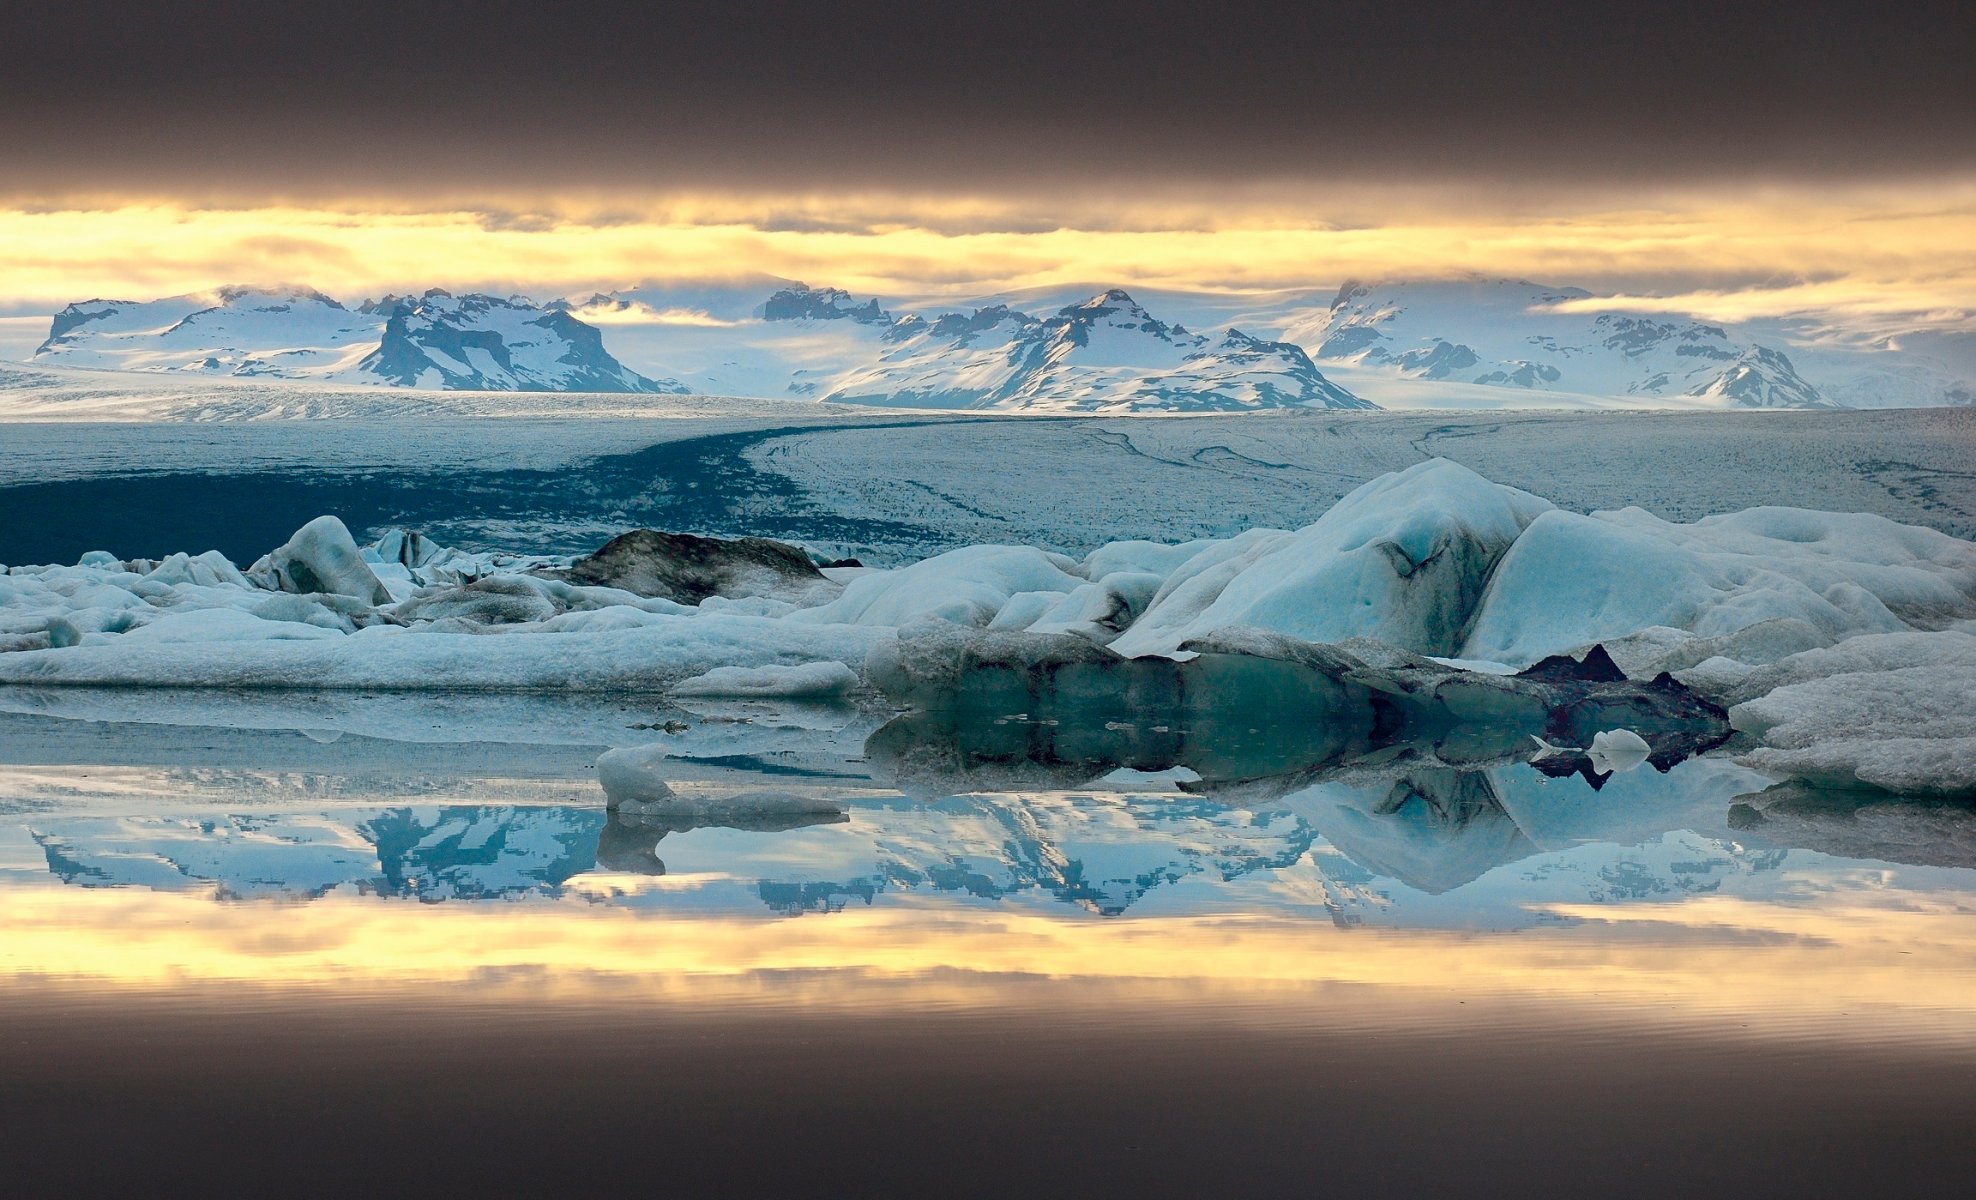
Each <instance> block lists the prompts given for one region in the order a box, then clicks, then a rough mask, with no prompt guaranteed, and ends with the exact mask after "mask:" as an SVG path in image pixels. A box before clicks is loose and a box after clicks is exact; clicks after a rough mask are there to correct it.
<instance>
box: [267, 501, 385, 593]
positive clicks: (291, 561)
mask: <svg viewBox="0 0 1976 1200" xmlns="http://www.w3.org/2000/svg"><path fill="white" fill-rule="evenodd" d="M250 574H252V575H253V576H255V577H256V578H259V579H261V580H263V581H267V582H270V583H271V584H272V586H273V589H274V590H275V591H281V592H296V593H300V594H305V595H306V594H307V593H310V592H328V593H330V594H332V595H337V596H350V597H354V598H355V599H358V600H362V601H363V602H364V603H366V604H389V603H391V593H390V592H389V591H387V590H386V589H385V586H384V584H383V583H381V582H379V581H378V578H377V576H376V575H375V574H373V573H372V572H371V569H370V565H369V564H368V563H366V562H365V561H364V556H363V553H362V552H361V551H359V550H358V549H357V542H356V539H355V538H352V537H351V536H350V530H349V529H348V528H347V527H346V526H345V525H344V524H343V522H342V521H341V520H339V519H337V518H336V517H330V516H323V517H317V518H316V519H315V520H313V521H310V522H309V523H308V524H307V525H304V526H302V528H300V529H298V530H296V531H295V536H293V537H291V538H289V539H288V541H286V542H285V543H283V544H282V545H280V546H278V547H276V548H275V549H273V550H271V551H269V552H268V554H267V556H266V557H265V558H263V559H261V561H259V562H257V563H255V564H254V567H253V570H252V571H251V572H250Z"/></svg>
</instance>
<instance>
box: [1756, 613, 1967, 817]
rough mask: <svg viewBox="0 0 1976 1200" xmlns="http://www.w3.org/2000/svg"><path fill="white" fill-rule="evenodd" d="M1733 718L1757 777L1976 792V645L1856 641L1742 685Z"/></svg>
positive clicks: (1934, 640)
mask: <svg viewBox="0 0 1976 1200" xmlns="http://www.w3.org/2000/svg"><path fill="white" fill-rule="evenodd" d="M1739 686H1740V688H1741V689H1742V691H1743V692H1744V693H1745V694H1754V696H1755V698H1753V699H1750V700H1746V701H1744V702H1743V703H1741V704H1738V705H1737V706H1736V707H1735V708H1733V709H1731V710H1730V712H1729V717H1730V720H1731V722H1732V723H1733V724H1734V725H1735V726H1736V728H1737V729H1740V730H1742V731H1743V732H1745V733H1748V734H1750V735H1752V736H1754V737H1755V738H1757V739H1758V740H1759V741H1760V743H1761V745H1760V746H1759V747H1758V748H1757V749H1755V750H1753V751H1751V752H1750V753H1748V754H1746V755H1744V756H1743V761H1744V762H1745V763H1747V764H1749V765H1750V766H1752V767H1755V768H1756V769H1757V770H1759V771H1764V772H1766V773H1769V774H1772V775H1777V776H1780V777H1783V776H1788V777H1794V778H1797V779H1802V780H1804V781H1806V782H1807V783H1813V784H1819V785H1823V786H1827V787H1877V788H1885V789H1887V790H1889V791H1897V792H1923V793H1938V794H1950V795H1956V794H1968V793H1976V637H1972V636H1971V635H1969V634H1967V633H1960V632H1941V633H1899V634H1882V635H1877V636H1870V637H1858V638H1852V639H1850V640H1848V641H1845V642H1842V643H1840V644H1839V645H1837V646H1834V647H1831V648H1830V649H1824V650H1810V651H1807V652H1805V653H1803V654H1797V655H1793V656H1791V657H1790V658H1787V659H1784V660H1783V661H1782V662H1778V663H1775V664H1773V665H1771V666H1769V667H1766V668H1763V669H1761V670H1759V671H1757V672H1753V673H1751V674H1750V675H1749V676H1746V677H1745V678H1744V679H1743V680H1742V681H1741V682H1740V685H1739Z"/></svg>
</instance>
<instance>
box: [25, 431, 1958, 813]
mask: <svg viewBox="0 0 1976 1200" xmlns="http://www.w3.org/2000/svg"><path fill="white" fill-rule="evenodd" d="M1972 634H1976V545H1972V544H1970V543H1968V542H1964V541H1960V540H1957V539H1955V538H1951V537H1948V536H1947V535H1944V534H1940V533H1936V532H1933V531H1929V530H1925V529H1918V528H1914V527H1910V526H1903V525H1899V524H1896V523H1894V522H1891V521H1888V520H1885V519H1883V518H1879V517H1874V516H1867V515H1863V514H1843V513H1821V512H1812V511H1808V510H1800V509H1784V508H1761V509H1752V510H1747V511H1744V512H1740V513H1732V514H1726V515H1722V516H1716V517H1710V518H1706V519H1704V520H1701V521H1697V522H1694V523H1691V524H1679V523H1673V522H1668V521H1664V520H1662V519H1660V518H1657V517H1654V516H1652V515H1650V514H1648V513H1645V512H1643V511H1641V510H1638V509H1624V510H1621V511H1618V512H1599V513H1592V514H1589V515H1586V514H1579V513H1572V512H1567V511H1564V510H1561V509H1558V508H1555V507H1554V506H1552V505H1551V504H1550V503H1548V502H1547V501H1545V500H1543V499H1541V498H1539V497H1537V496H1534V495H1531V494H1529V493H1527V492H1522V491H1519V490H1517V489H1514V488H1508V487H1503V486H1501V485H1498V484H1495V483H1492V482H1490V481H1488V480H1486V479H1484V478H1482V477H1481V476H1479V475H1477V474H1475V473H1474V472H1472V471H1470V470H1468V469H1467V468H1465V467H1462V466H1460V465H1459V464H1456V463H1454V462H1451V461H1448V460H1445V459H1433V460H1429V461H1426V462H1422V463H1419V464H1416V465H1414V466H1412V467H1409V468H1407V469H1405V470H1403V471H1397V472H1394V473H1392V474H1389V475H1386V476H1383V477H1381V478H1379V479H1377V480H1374V481H1373V482H1371V483H1369V484H1367V485H1365V486H1364V487H1361V488H1359V489H1358V490H1357V491H1355V492H1353V493H1351V494H1350V495H1348V496H1346V497H1345V498H1344V499H1343V500H1341V501H1340V502H1339V503H1338V504H1337V505H1335V506H1334V507H1333V508H1332V509H1331V510H1330V511H1328V512H1326V513H1325V514H1324V515H1323V516H1322V517H1321V518H1320V519H1319V520H1318V521H1316V522H1315V523H1313V524H1311V525H1309V526H1307V527H1305V528H1303V529H1300V530H1295V531H1283V530H1261V529H1258V530H1250V531H1248V532H1246V533H1242V534H1239V535H1236V536H1234V537H1230V538H1224V539H1210V540H1203V541H1195V542H1189V543H1183V544H1179V545H1162V544H1156V543H1149V542H1121V543H1112V544H1109V545H1105V546H1101V547H1099V548H1097V549H1095V550H1093V551H1091V552H1090V553H1089V554H1087V555H1085V556H1084V557H1083V558H1081V559H1079V558H1073V557H1069V556H1066V555H1061V554H1054V553H1049V552H1045V551H1042V550H1038V549H1034V548H1031V547H1023V546H992V545H984V546H969V547H964V548H961V549H957V550H953V551H950V552H948V553H945V554H940V555H937V556H935V557H932V558H929V559H925V560H923V561H920V562H917V563H913V564H910V565H908V566H904V567H900V568H898V569H891V570H875V569H867V568H863V567H859V566H856V565H844V564H831V565H823V563H822V559H821V558H820V557H819V556H816V555H812V554H810V553H809V552H807V551H805V550H803V549H802V548H800V547H796V546H791V545H787V544H784V543H778V542H772V541H767V540H765V539H759V538H743V539H733V540H729V539H721V538H707V537H695V536H691V535H685V534H670V533H663V532H660V531H654V530H641V531H633V532H632V533H630V534H626V535H624V536H622V537H620V538H618V539H616V540H614V541H613V542H612V543H610V544H609V545H608V546H606V547H604V548H603V549H602V550H600V551H599V552H597V553H596V554H593V555H590V556H586V557H583V558H580V559H572V558H548V557H542V556H530V555H524V554H513V553H475V552H468V551H462V550H456V549H450V548H446V547H441V546H437V545H434V544H433V543H431V542H430V541H429V540H427V539H425V538H423V537H421V536H419V535H418V534H416V533H413V532H409V531H404V530H391V531H387V532H385V533H384V534H383V535H382V536H380V537H378V538H377V540H375V541H373V542H371V543H370V544H369V545H359V544H358V542H357V540H356V539H355V537H353V536H352V535H351V533H350V531H349V530H348V529H347V528H345V527H344V525H343V523H342V522H341V521H340V520H338V519H337V518H335V517H334V516H324V517H321V518H318V519H316V520H314V521H311V522H309V523H308V524H307V525H305V526H303V527H302V528H301V529H300V530H298V531H297V532H296V533H295V535H294V536H293V537H291V538H290V539H289V540H288V541H287V542H286V543H284V544H283V545H282V546H280V547H277V548H275V549H274V550H272V551H270V552H269V553H268V554H267V555H265V556H264V557H263V558H261V559H260V560H259V561H257V562H255V563H253V564H251V565H250V566H248V567H247V568H246V569H245V570H242V569H241V568H239V567H238V566H237V565H236V564H234V563H232V562H229V561H228V560H227V559H225V558H224V557H223V556H221V555H219V554H217V553H216V552H210V551H209V552H207V553H204V554H196V555H194V554H175V555H172V556H171V557H169V558H166V559H163V560H119V559H117V558H115V557H114V556H112V555H109V554H107V553H102V552H95V553H92V554H89V555H86V556H84V558H83V559H82V560H81V561H80V562H79V563H77V564H75V565H73V566H67V565H53V566H12V567H8V568H6V570H5V573H4V574H3V575H0V684H37V685H73V684H94V685H116V686H191V687H208V688H244V687H259V688H303V689H460V688H467V689H553V690H566V691H592V692H614V691H622V692H640V693H654V694H658V693H665V692H669V691H670V692H672V693H674V694H676V695H680V696H702V697H706V696H755V697H782V698H789V697H809V698H841V697H847V696H848V697H855V696H857V695H860V694H866V693H871V694H877V693H882V694H884V695H886V696H887V697H889V698H891V699H893V700H894V701H896V702H898V703H903V704H907V705H910V706H914V707H918V708H921V709H924V710H928V711H950V712H951V711H955V710H956V709H957V708H959V709H967V708H970V706H972V709H973V710H978V711H976V713H975V715H976V716H980V717H982V718H983V719H985V720H986V721H987V722H988V723H989V724H988V728H991V729H992V728H998V727H996V726H994V725H993V724H992V722H993V721H994V720H996V719H1001V718H1013V719H1016V720H1017V721H1018V722H1019V723H1020V722H1028V723H1034V722H1036V721H1039V720H1043V719H1050V720H1056V721H1058V722H1059V723H1058V724H1057V725H1055V726H1049V727H1046V728H1050V729H1053V730H1054V732H1053V733H1051V734H1050V735H1049V736H1050V737H1051V738H1053V739H1056V740H1057V741H1062V742H1068V741H1071V740H1074V739H1075V738H1076V737H1077V736H1080V731H1081V730H1084V729H1087V728H1090V727H1092V726H1091V724H1090V720H1089V718H1092V717H1093V716H1096V717H1097V724H1096V726H1095V727H1097V728H1102V727H1103V726H1104V725H1105V723H1107V722H1111V723H1114V724H1117V723H1137V724H1138V725H1140V726H1143V731H1142V732H1143V736H1144V738H1146V739H1151V741H1149V742H1148V746H1151V745H1152V742H1156V741H1157V738H1158V736H1159V735H1158V734H1157V733H1156V730H1155V727H1156V726H1159V725H1162V724H1166V725H1169V727H1171V728H1178V727H1180V726H1181V725H1186V726H1187V727H1189V728H1193V729H1195V730H1196V731H1198V730H1199V729H1200V728H1202V727H1204V726H1206V725H1208V724H1211V723H1212V722H1213V721H1216V720H1226V721H1229V722H1231V723H1232V722H1237V721H1240V722H1243V724H1242V728H1244V729H1248V728H1250V727H1251V726H1253V727H1255V728H1258V729H1260V728H1263V727H1264V725H1259V724H1256V723H1255V722H1253V721H1251V720H1250V719H1249V716H1248V715H1246V714H1252V713H1254V712H1257V711H1262V710H1270V711H1272V712H1273V713H1275V714H1277V716H1278V717H1280V719H1282V720H1285V721H1288V722H1291V723H1295V724H1301V725H1302V726H1303V727H1304V734H1303V738H1304V741H1305V742H1308V741H1309V739H1310V737H1311V734H1310V727H1311V726H1313V725H1315V724H1317V723H1319V721H1320V720H1321V721H1322V722H1323V723H1325V725H1326V728H1327V729H1331V730H1333V731H1334V732H1335V733H1336V734H1337V736H1338V737H1340V738H1343V739H1345V740H1346V741H1348V742H1350V743H1351V744H1352V745H1353V746H1354V747H1359V748H1361V749H1363V748H1364V747H1368V746H1371V747H1374V748H1376V746H1375V744H1376V743H1378V742H1379V738H1380V736H1383V735H1381V734H1379V732H1378V730H1379V727H1380V722H1382V721H1387V722H1391V721H1394V720H1401V719H1402V718H1403V721H1402V723H1404V722H1405V721H1411V722H1412V723H1413V727H1415V728H1424V727H1425V725H1423V722H1430V718H1431V721H1432V722H1445V723H1446V724H1447V726H1448V728H1449V729H1461V728H1465V727H1470V726H1473V727H1490V728H1495V727H1500V728H1502V729H1505V730H1513V731H1514V732H1515V737H1516V740H1518V741H1520V742H1521V743H1522V744H1521V751H1520V752H1521V753H1522V754H1523V755H1524V756H1525V757H1529V756H1530V755H1532V754H1534V753H1535V752H1536V751H1537V747H1536V746H1535V745H1534V744H1531V743H1530V741H1529V738H1530V737H1541V738H1544V739H1546V740H1547V741H1549V742H1550V743H1551V744H1553V745H1559V746H1575V747H1584V748H1585V751H1584V753H1585V754H1587V755H1596V756H1597V758H1598V759H1599V760H1601V761H1602V762H1603V763H1604V764H1605V765H1606V766H1607V767H1613V768H1617V767H1618V766H1620V765H1623V764H1625V763H1626V762H1628V761H1629V760H1630V761H1634V762H1637V761H1638V760H1639V758H1641V757H1649V756H1652V755H1654V754H1657V753H1658V752H1659V750H1660V743H1659V741H1657V738H1663V737H1667V736H1673V735H1672V733H1671V732H1670V731H1671V730H1672V728H1673V726H1674V725H1678V724H1680V723H1681V722H1683V721H1691V719H1702V723H1703V724H1704V725H1706V724H1707V720H1709V719H1713V718H1712V717H1710V716H1709V714H1710V713H1714V712H1718V711H1719V710H1727V711H1728V713H1729V720H1730V721H1731V722H1732V723H1733V725H1734V727H1735V729H1736V730H1738V731H1740V732H1739V734H1738V739H1739V740H1738V741H1737V742H1736V743H1732V745H1731V749H1732V750H1733V751H1734V752H1736V753H1738V754H1740V755H1742V756H1743V761H1745V762H1747V763H1749V764H1750V765H1752V766H1755V767H1757V768H1758V769H1761V770H1763V771H1766V772H1770V773H1772V774H1775V775H1778V776H1788V777H1796V778H1800V779H1804V780H1808V781H1811V782H1814V783H1818V784H1823V785H1843V786H1853V787H1859V786H1871V787H1881V788H1895V789H1901V790H1908V791H1924V792H1936V793H1943V794H1962V793H1967V792H1972V791H1976V776H1972V775H1971V774H1970V773H1969V768H1968V766H1967V764H1968V763H1969V762H1971V761H1976V744H1972V733H1971V731H1972V728H1976V709H1972V707H1971V705H1972V701H1971V699H1970V698H1971V696H1972V695H1976V653H1972V652H1971V651H1970V650H1969V647H1970V646H1972V645H1976V636H1972ZM1594 647H1600V648H1601V649H1599V651H1598V658H1597V662H1598V663H1599V664H1604V665H1601V666H1599V667H1598V672H1605V671H1609V672H1610V674H1609V676H1606V677H1602V678H1576V679H1567V678H1562V677H1559V676H1557V674H1556V673H1557V672H1558V671H1560V670H1564V671H1566V672H1567V674H1568V673H1569V672H1570V671H1571V670H1575V669H1577V668H1561V667H1559V666H1557V665H1556V664H1557V663H1558V662H1560V661H1569V662H1572V663H1577V664H1580V665H1582V664H1584V663H1592V662H1593V661H1594V660H1593V659H1592V658H1591V657H1590V652H1591V651H1592V650H1593V648H1594ZM1559 656H1564V657H1563V658H1562V659H1560V657H1559ZM1547 662H1548V663H1551V664H1552V665H1551V666H1550V667H1549V668H1546V666H1545V664H1546V663H1547ZM1546 670H1549V671H1550V672H1551V675H1549V676H1546V674H1545V672H1546ZM1598 672H1594V673H1595V674H1596V673H1598ZM1600 687H1603V688H1605V689H1607V691H1608V692H1611V693H1612V694H1614V695H1618V694H1621V693H1624V694H1625V695H1626V696H1627V697H1628V699H1627V700H1626V702H1625V703H1624V704H1622V705H1621V706H1620V707H1622V708H1624V709H1625V710H1626V711H1624V712H1617V711H1607V710H1606V709H1602V708H1600V707H1599V706H1598V705H1591V706H1590V707H1586V704H1587V702H1586V701H1585V697H1586V696H1587V695H1589V694H1590V693H1591V692H1592V691H1596V690H1597V689H1598V688H1600ZM1629 689H1630V690H1629ZM1656 689H1658V690H1656ZM1567 692H1568V693H1569V695H1566V693H1567ZM1676 696H1679V697H1682V699H1681V700H1680V702H1679V703H1676V702H1675V701H1674V700H1672V699H1670V698H1671V697H1676ZM956 697H960V698H961V699H960V700H959V701H957V700H956ZM1690 699H1692V701H1693V702H1694V703H1695V704H1696V705H1698V706H1700V707H1697V708H1695V709H1694V711H1693V712H1685V711H1684V712H1682V713H1680V714H1676V715H1670V714H1673V713H1674V710H1675V709H1678V708H1680V707H1681V705H1682V704H1686V703H1688V701H1689V700H1690ZM1382 706H1383V707H1382ZM1657 706H1658V707H1657ZM1609 707H1610V706H1608V708H1609ZM1057 709H1061V710H1062V713H1061V714H1059V715H1057V716H1049V717H1047V718H1046V714H1047V713H1048V712H1053V711H1055V710H1057ZM991 710H992V711H991ZM1567 710H1569V711H1570V713H1574V714H1577V715H1571V716H1569V717H1568V718H1567V717H1566V716H1560V715H1559V714H1561V713H1566V711H1567ZM1663 710H1665V711H1663ZM1135 713H1137V714H1139V715H1140V716H1141V717H1143V716H1145V714H1155V713H1171V714H1178V715H1177V716H1174V717H1173V718H1172V722H1166V721H1161V720H1159V719H1155V718H1148V719H1145V720H1140V719H1139V717H1135V716H1134V715H1133V714H1135ZM1395 713H1399V714H1400V716H1399V717H1395V715H1394V714H1395ZM1697 714H1699V717H1697ZM1594 715H1597V718H1598V719H1597V720H1596V721H1595V720H1594V719H1593V716H1594ZM969 720H970V721H971V720H973V718H972V717H970V718H969ZM1588 722H1589V723H1588ZM1670 722H1671V724H1670ZM1430 723H1431V722H1430ZM1265 724H1266V723H1265ZM1023 727H1024V728H1029V727H1030V726H1029V725H1024V726H1023ZM1001 728H1006V727H1001ZM1725 729H1726V726H1725ZM1112 732H1116V731H1115V730H1114V731H1112ZM1387 732H1388V733H1390V730H1388V731H1387ZM1490 736H1491V737H1493V736H1494V735H1493V734H1492V735H1490ZM1601 739H1603V740H1601ZM1629 739H1633V740H1629ZM1429 740H1430V741H1433V740H1434V739H1429ZM1485 740H1486V739H1485ZM1705 740H1706V738H1696V737H1688V739H1687V741H1688V743H1698V742H1699V741H1705ZM1635 741H1643V742H1644V743H1645V744H1646V745H1647V747H1648V750H1647V754H1646V755H1641V753H1640V747H1639V745H1637V744H1635ZM1691 748H1693V747H1691ZM1298 753H1300V754H1307V753H1308V747H1306V748H1305V749H1301V750H1299V751H1298ZM1073 757H1074V755H1073ZM1148 757H1149V760H1156V759H1158V758H1159V754H1158V753H1155V752H1153V751H1152V750H1150V749H1149V750H1148ZM1457 757H1458V755H1457ZM1601 770H1602V771H1603V770H1604V768H1601Z"/></svg>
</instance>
